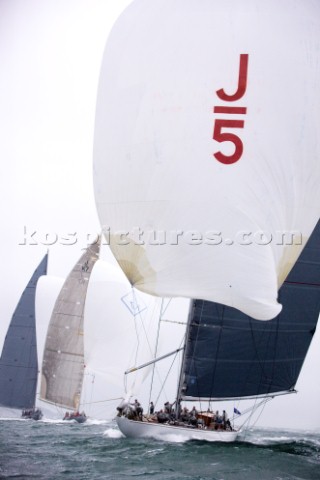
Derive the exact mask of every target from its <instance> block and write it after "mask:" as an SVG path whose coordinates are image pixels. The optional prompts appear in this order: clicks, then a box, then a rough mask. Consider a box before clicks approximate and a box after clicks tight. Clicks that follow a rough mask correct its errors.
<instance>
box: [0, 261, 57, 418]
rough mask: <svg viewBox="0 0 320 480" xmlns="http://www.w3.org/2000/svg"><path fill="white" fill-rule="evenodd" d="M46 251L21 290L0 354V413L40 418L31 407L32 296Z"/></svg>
mask: <svg viewBox="0 0 320 480" xmlns="http://www.w3.org/2000/svg"><path fill="white" fill-rule="evenodd" d="M47 265H48V254H47V255H45V256H44V258H43V259H42V261H41V262H40V264H39V265H38V267H37V269H36V270H35V271H34V273H33V275H32V277H31V278H30V280H29V282H28V285H27V286H26V288H25V290H24V291H23V293H22V295H21V298H20V300H19V302H18V305H17V307H16V309H15V311H14V313H13V315H12V319H11V321H10V324H9V328H8V331H7V335H6V338H5V341H4V345H3V349H2V354H1V358H0V412H1V416H2V417H3V416H6V417H8V416H21V410H22V409H23V410H27V411H28V412H25V417H26V418H34V419H35V420H38V419H39V418H41V412H40V411H39V410H36V409H35V405H36V388H37V381H38V358H37V335H36V320H35V296H36V287H37V282H38V280H39V278H40V276H42V275H46V274H47Z"/></svg>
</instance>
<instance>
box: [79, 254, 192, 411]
mask: <svg viewBox="0 0 320 480" xmlns="http://www.w3.org/2000/svg"><path fill="white" fill-rule="evenodd" d="M161 304H162V301H161V299H160V298H156V297H152V296H150V295H147V294H144V293H142V292H137V291H135V290H134V289H132V288H131V285H130V283H129V282H128V280H127V278H126V277H125V275H124V273H123V272H122V271H121V269H120V268H119V267H118V266H113V265H110V264H108V263H106V262H103V261H99V262H97V264H96V267H95V270H94V273H93V275H92V277H91V281H90V285H89V288H88V295H87V302H86V308H85V321H84V358H85V376H84V384H83V390H82V396H81V405H83V406H84V408H85V409H86V412H87V414H89V415H90V416H92V417H94V418H107V419H111V418H113V417H114V416H115V413H116V407H117V406H118V405H119V403H120V401H121V399H122V398H123V397H124V396H125V395H126V394H127V395H131V396H137V397H138V398H139V400H140V402H141V403H142V405H143V407H144V409H145V410H146V409H147V407H148V400H149V395H150V388H149V386H150V381H151V372H152V366H151V367H150V368H146V369H143V370H138V371H136V372H133V373H130V374H128V375H127V376H126V377H125V376H124V372H125V371H126V370H127V369H128V368H130V367H138V366H139V365H141V364H142V363H143V362H146V361H149V360H151V359H153V358H154V355H155V348H156V342H157V330H158V322H159V316H160V309H161ZM170 308H171V310H169V312H165V315H164V316H163V322H164V332H166V334H167V335H168V333H169V334H170V336H167V338H166V342H165V345H164V342H163V341H161V338H162V337H161V338H160V340H159V347H158V352H166V353H167V352H168V351H169V350H170V348H172V349H173V348H175V346H176V345H177V344H178V345H179V343H182V340H183V338H184V335H185V326H184V325H183V324H173V323H170V322H166V320H169V319H170V318H171V320H177V319H179V318H180V319H181V320H182V319H183V318H184V317H186V312H187V309H188V302H187V301H186V300H182V299H181V300H178V299H176V300H175V305H172V306H171V307H170ZM173 312H174V313H173ZM176 313H178V315H177V316H176ZM166 327H167V328H166ZM160 363H161V362H160ZM167 368H168V362H162V364H161V365H158V366H157V371H156V373H155V375H154V382H153V383H154V388H155V390H156V389H158V390H157V394H158V392H159V385H161V384H162V383H163V381H164V379H165V375H166V373H167ZM146 380H148V382H147V383H146ZM173 382H174V383H173V384H170V385H167V387H166V388H167V389H168V391H170V394H171V395H172V391H175V389H176V386H177V382H178V371H177V372H176V374H175V375H173ZM142 387H143V388H142ZM165 391H166V389H165ZM164 395H165V393H164ZM152 400H153V401H155V400H156V398H152ZM164 400H168V398H167V397H165V396H163V395H162V396H161V398H160V399H159V400H158V405H159V407H160V406H161V405H162V403H163V402H164Z"/></svg>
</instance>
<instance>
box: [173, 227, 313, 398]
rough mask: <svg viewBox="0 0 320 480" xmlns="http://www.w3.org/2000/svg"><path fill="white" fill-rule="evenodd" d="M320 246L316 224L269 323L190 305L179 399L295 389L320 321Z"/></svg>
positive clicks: (216, 307)
mask: <svg viewBox="0 0 320 480" xmlns="http://www.w3.org/2000/svg"><path fill="white" fill-rule="evenodd" d="M319 247H320V222H318V225H317V226H316V228H315V230H314V231H313V234H312V236H311V237H310V239H309V241H308V243H307V245H306V246H305V248H304V250H303V252H302V254H301V255H300V258H299V259H298V261H297V263H296V264H295V266H294V268H293V269H292V271H291V273H290V274H289V275H288V277H287V279H286V281H285V283H284V284H283V286H282V287H281V289H280V291H279V298H280V302H281V303H282V305H283V309H282V311H281V313H280V314H279V315H278V316H277V317H276V318H275V319H273V320H270V321H266V322H261V321H257V320H254V319H252V318H250V317H248V316H246V315H244V314H242V313H241V312H239V311H238V310H236V309H234V308H230V307H226V306H224V305H221V304H217V303H213V302H208V301H202V300H195V301H193V303H192V306H191V310H190V319H189V320H190V321H189V328H188V332H187V341H186V348H185V354H184V360H183V365H182V374H181V379H180V386H179V388H180V393H179V394H178V395H179V396H180V398H182V399H184V400H191V399H198V398H199V399H200V398H202V399H222V398H225V399H227V398H242V397H251V396H259V395H261V396H268V395H272V394H276V393H278V392H289V391H291V390H293V389H294V386H295V384H296V382H297V379H298V376H299V373H300V370H301V367H302V365H303V362H304V359H305V357H306V354H307V351H308V348H309V345H310V342H311V340H312V337H313V334H314V332H315V329H316V325H317V321H318V317H319V311H320V248H319Z"/></svg>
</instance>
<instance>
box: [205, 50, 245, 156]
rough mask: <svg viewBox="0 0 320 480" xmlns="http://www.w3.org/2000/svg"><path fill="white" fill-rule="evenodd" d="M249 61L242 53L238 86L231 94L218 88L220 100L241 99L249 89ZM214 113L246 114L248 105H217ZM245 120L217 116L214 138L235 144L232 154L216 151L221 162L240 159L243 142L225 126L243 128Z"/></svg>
mask: <svg viewBox="0 0 320 480" xmlns="http://www.w3.org/2000/svg"><path fill="white" fill-rule="evenodd" d="M248 61H249V55H248V54H247V53H242V54H241V55H240V66H239V78H238V86H237V90H236V92H235V93H233V94H231V95H229V94H227V93H226V92H225V91H224V90H223V89H222V88H221V89H220V90H217V92H216V93H217V96H218V98H219V99H220V100H223V101H225V102H235V101H236V100H240V98H242V97H243V96H244V94H245V93H246V89H247V78H248ZM213 112H214V113H223V114H227V115H228V116H229V115H233V114H241V115H245V114H246V113H247V109H246V107H234V106H229V105H222V106H216V107H214V109H213ZM243 127H244V120H235V119H231V118H230V117H228V118H219V119H218V118H217V119H216V120H215V123H214V130H213V139H214V140H216V141H217V142H219V143H222V142H232V143H233V144H234V147H235V150H234V153H233V154H232V155H225V154H223V153H222V152H220V151H219V152H216V153H214V157H215V158H216V159H217V160H218V161H219V162H221V163H224V164H226V165H230V164H232V163H235V162H237V161H238V160H240V158H241V156H242V153H243V143H242V140H241V139H240V138H239V137H238V135H236V134H234V133H229V132H225V131H224V132H223V131H222V129H223V128H243Z"/></svg>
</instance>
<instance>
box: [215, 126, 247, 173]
mask: <svg viewBox="0 0 320 480" xmlns="http://www.w3.org/2000/svg"><path fill="white" fill-rule="evenodd" d="M243 126H244V120H218V119H217V120H216V121H215V124H214V130H213V139H214V140H216V141H217V142H219V143H222V142H232V143H233V144H234V146H235V151H234V153H233V154H232V155H224V154H223V153H221V152H216V153H214V157H215V158H216V159H217V160H218V161H219V162H221V163H224V164H227V165H230V164H232V163H235V162H237V161H238V160H239V159H240V158H241V155H242V152H243V143H242V141H241V139H240V138H239V137H238V136H237V135H235V134H234V133H228V132H222V131H221V129H222V128H223V127H226V128H243Z"/></svg>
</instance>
